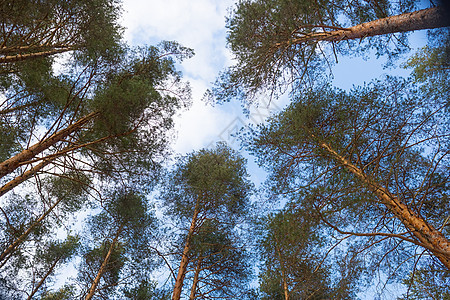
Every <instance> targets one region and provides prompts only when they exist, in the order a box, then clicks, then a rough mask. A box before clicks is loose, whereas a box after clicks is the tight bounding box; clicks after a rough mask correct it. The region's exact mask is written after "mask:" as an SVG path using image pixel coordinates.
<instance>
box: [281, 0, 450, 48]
mask: <svg viewBox="0 0 450 300" xmlns="http://www.w3.org/2000/svg"><path fill="white" fill-rule="evenodd" d="M449 25H450V20H449V19H448V18H447V15H446V13H445V10H444V9H443V8H441V7H432V8H427V9H422V10H418V11H415V12H411V13H405V14H401V15H397V16H391V17H387V18H383V19H378V20H375V21H371V22H367V23H362V24H358V25H355V26H353V27H349V28H343V29H340V30H335V31H326V32H312V33H307V34H305V35H304V36H301V37H299V38H295V39H293V40H291V41H287V42H285V43H284V44H285V45H288V46H289V45H291V44H301V43H304V42H309V41H317V42H318V41H329V42H339V41H343V40H352V39H362V38H365V37H369V36H376V35H384V34H390V33H397V32H407V31H414V30H422V29H433V28H439V27H446V26H449ZM317 27H320V26H317ZM280 45H281V44H278V46H280Z"/></svg>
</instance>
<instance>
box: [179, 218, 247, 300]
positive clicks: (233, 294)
mask: <svg viewBox="0 0 450 300" xmlns="http://www.w3.org/2000/svg"><path fill="white" fill-rule="evenodd" d="M241 243H242V241H240V240H239V236H238V235H237V234H236V232H233V231H232V230H231V229H230V228H227V226H224V225H223V224H220V223H219V222H217V221H215V220H210V219H207V220H205V221H204V222H203V224H202V225H201V227H200V228H199V229H198V231H197V232H196V234H195V235H194V236H193V238H192V241H191V245H190V248H191V250H190V251H189V268H190V269H192V270H193V271H192V272H191V273H190V274H187V276H186V279H187V280H192V279H193V278H192V277H193V276H194V273H195V272H196V271H197V270H198V268H200V269H199V274H198V280H199V283H198V286H197V289H196V296H197V297H199V298H208V297H211V298H240V297H242V294H243V291H245V290H247V284H248V282H249V280H250V278H251V277H250V276H251V268H250V264H249V263H248V262H249V253H247V252H246V251H245V249H244V247H243V246H242V245H240V244H241ZM191 288H192V287H191Z"/></svg>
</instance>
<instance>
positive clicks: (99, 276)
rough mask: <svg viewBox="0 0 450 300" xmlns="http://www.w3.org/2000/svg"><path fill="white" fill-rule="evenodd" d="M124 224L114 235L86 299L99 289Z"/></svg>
mask: <svg viewBox="0 0 450 300" xmlns="http://www.w3.org/2000/svg"><path fill="white" fill-rule="evenodd" d="M122 229H123V224H122V225H121V226H120V227H119V229H118V230H117V233H116V236H115V237H114V239H113V241H112V242H111V245H110V246H109V249H108V253H106V256H105V258H104V259H103V262H102V265H101V266H100V269H99V270H98V272H97V276H95V278H94V281H92V284H91V287H90V288H89V291H88V293H87V295H86V298H84V299H85V300H90V299H92V297H93V296H94V294H95V292H96V291H97V286H98V284H99V283H100V279H102V276H103V274H104V273H105V271H106V268H107V266H108V263H109V259H110V257H111V254H112V252H113V250H114V247H115V246H116V244H117V241H118V240H119V236H120V233H121V232H122Z"/></svg>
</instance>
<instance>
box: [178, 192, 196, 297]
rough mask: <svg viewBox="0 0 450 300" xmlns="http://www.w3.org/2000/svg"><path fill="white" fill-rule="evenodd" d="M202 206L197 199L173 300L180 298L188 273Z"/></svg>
mask: <svg viewBox="0 0 450 300" xmlns="http://www.w3.org/2000/svg"><path fill="white" fill-rule="evenodd" d="M199 208H200V198H198V199H197V203H196V204H195V208H194V215H193V217H192V221H191V227H189V232H188V236H187V238H186V244H185V246H184V249H183V254H182V256H181V262H180V267H179V269H178V275H177V280H176V281H175V287H174V289H173V294H172V300H180V297H181V289H182V288H183V281H184V276H185V275H186V268H187V265H188V262H189V257H188V253H189V250H190V247H191V239H192V236H193V235H194V231H195V228H196V225H197V218H198V213H199V210H200V209H199Z"/></svg>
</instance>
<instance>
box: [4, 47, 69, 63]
mask: <svg viewBox="0 0 450 300" xmlns="http://www.w3.org/2000/svg"><path fill="white" fill-rule="evenodd" d="M71 50H73V48H71V47H66V48H56V49H52V50H47V51H40V52H32V53H24V54H20V53H18V54H14V55H6V56H3V57H0V64H6V63H12V62H17V61H22V60H29V59H34V58H39V57H46V56H50V55H54V54H58V53H63V52H67V51H71Z"/></svg>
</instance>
